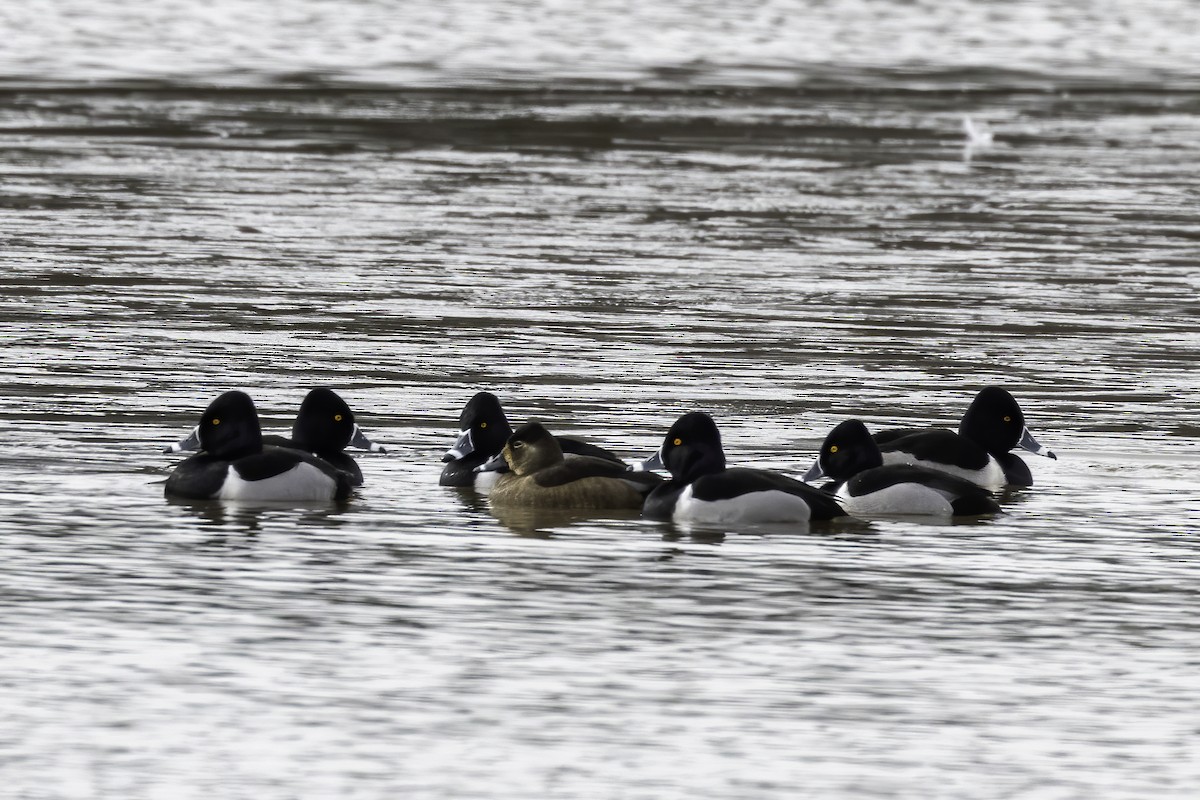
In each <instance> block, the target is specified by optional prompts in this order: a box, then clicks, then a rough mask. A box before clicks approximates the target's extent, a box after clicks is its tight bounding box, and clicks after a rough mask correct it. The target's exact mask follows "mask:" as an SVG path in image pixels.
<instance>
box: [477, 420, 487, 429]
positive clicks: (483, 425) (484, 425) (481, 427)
mask: <svg viewBox="0 0 1200 800" xmlns="http://www.w3.org/2000/svg"><path fill="white" fill-rule="evenodd" d="M486 427H487V423H486V422H481V423H479V429H480V430H483V429H484V428H486Z"/></svg>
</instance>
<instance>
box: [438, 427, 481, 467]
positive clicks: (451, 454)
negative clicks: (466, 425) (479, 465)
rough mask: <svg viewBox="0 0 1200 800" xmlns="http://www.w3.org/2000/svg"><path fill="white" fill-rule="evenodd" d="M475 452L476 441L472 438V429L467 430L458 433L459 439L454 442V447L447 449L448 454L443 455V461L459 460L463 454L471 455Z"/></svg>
mask: <svg viewBox="0 0 1200 800" xmlns="http://www.w3.org/2000/svg"><path fill="white" fill-rule="evenodd" d="M474 452H475V442H474V441H472V440H471V431H470V430H465V431H462V432H461V433H459V434H458V439H456V440H455V442H454V447H451V448H450V449H449V450H447V451H446V455H444V456H442V461H457V460H458V459H460V458H462V457H463V456H469V455H471V453H474Z"/></svg>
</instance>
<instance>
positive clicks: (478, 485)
mask: <svg viewBox="0 0 1200 800" xmlns="http://www.w3.org/2000/svg"><path fill="white" fill-rule="evenodd" d="M505 474H507V473H504V472H497V471H496V470H494V469H493V470H488V471H487V472H476V473H475V491H477V492H485V493H486V492H490V491H491V490H492V487H493V486H495V485H496V481H498V480H500V476H501V475H505Z"/></svg>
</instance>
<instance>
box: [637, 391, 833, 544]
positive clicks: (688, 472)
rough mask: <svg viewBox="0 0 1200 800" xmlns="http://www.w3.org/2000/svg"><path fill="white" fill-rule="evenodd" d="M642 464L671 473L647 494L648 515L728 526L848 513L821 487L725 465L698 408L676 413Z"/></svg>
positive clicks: (712, 426) (711, 426)
mask: <svg viewBox="0 0 1200 800" xmlns="http://www.w3.org/2000/svg"><path fill="white" fill-rule="evenodd" d="M642 466H643V467H644V468H645V469H648V470H649V469H666V470H667V471H669V472H670V473H671V477H670V479H669V480H667V481H665V482H664V483H663V484H662V485H660V486H658V487H657V488H655V489H654V490H653V491H651V492H650V494H649V496H648V497H647V498H646V502H645V504H644V505H643V506H642V516H643V517H644V518H646V519H652V520H670V521H674V522H700V523H720V524H729V523H773V522H807V521H810V520H829V519H835V518H837V517H844V516H846V511H845V509H843V508H842V506H841V504H840V503H839V502H838V500H837V498H835V497H834V496H833V495H832V494H830V493H829V492H826V491H824V490H822V489H819V488H816V487H814V486H810V485H808V484H807V483H804V482H802V481H799V480H796V479H795V478H791V477H788V476H787V475H782V474H779V473H776V472H771V471H769V470H763V469H752V468H748V467H726V465H725V451H724V449H723V448H722V446H721V433H720V431H719V430H718V429H717V424H716V422H714V421H713V418H712V417H711V416H709V415H708V414H705V413H704V412H702V411H691V412H688V413H686V414H684V415H683V416H681V417H679V419H677V420H676V421H675V423H674V424H673V425H671V428H670V430H668V431H667V435H666V437H665V438H664V439H663V443H662V446H661V447H660V448H659V450H658V452H657V453H655V454H654V455H653V456H652V457H651V458H649V459H647V460H646V461H645V462H644V463H643V465H642Z"/></svg>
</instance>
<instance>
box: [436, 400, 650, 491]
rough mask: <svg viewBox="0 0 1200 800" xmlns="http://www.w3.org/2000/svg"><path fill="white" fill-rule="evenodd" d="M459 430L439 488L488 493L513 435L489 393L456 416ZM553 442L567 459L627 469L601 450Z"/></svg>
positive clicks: (562, 438)
mask: <svg viewBox="0 0 1200 800" xmlns="http://www.w3.org/2000/svg"><path fill="white" fill-rule="evenodd" d="M458 428H459V434H458V439H457V440H456V441H455V442H454V446H453V447H451V448H450V449H449V450H448V451H447V452H446V454H445V455H444V456H442V461H443V462H444V463H445V464H446V466H445V467H443V468H442V474H441V476H440V477H439V478H438V484H439V485H441V486H457V487H467V488H474V489H475V490H477V491H480V492H487V491H488V490H489V489H490V488H491V486H492V484H493V483H494V482H495V481H496V480H497V478H498V476H499V475H500V471H502V470H504V469H507V467H506V465H505V463H504V461H503V459H499V460H497V456H499V455H500V451H501V450H502V449H503V448H504V445H505V444H506V443H507V442H508V439H509V437H510V436H512V434H513V428H512V425H510V424H509V421H508V417H507V416H505V414H504V408H503V407H502V406H501V405H500V399H499V398H498V397H496V395H494V394H492V393H491V392H478V393H476V394H475V395H474V396H473V397H472V398H471V399H470V400H468V401H467V404H466V405H465V406H463V410H462V413H461V414H459V416H458ZM555 439H557V440H558V444H559V447H560V449H561V450H562V451H563V456H564V457H565V458H567V459H571V458H574V457H575V456H587V457H590V458H600V459H604V460H606V461H610V462H612V463H615V464H618V465H620V466H621V467H622V468H623V469H628V465H627V464H626V463H625V462H624V461H622V460H621V458H620V457H619V456H617V455H616V454H614V453H612V452H610V451H608V450H605V449H604V448H603V447H598V446H597V445H594V444H589V443H588V442H584V441H580V440H579V439H572V438H568V437H565V436H556V437H555ZM488 462H494V464H493V467H492V468H489V469H486V470H481V469H480V467H482V466H483V465H484V464H487V463H488Z"/></svg>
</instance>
